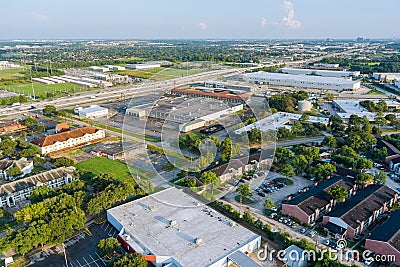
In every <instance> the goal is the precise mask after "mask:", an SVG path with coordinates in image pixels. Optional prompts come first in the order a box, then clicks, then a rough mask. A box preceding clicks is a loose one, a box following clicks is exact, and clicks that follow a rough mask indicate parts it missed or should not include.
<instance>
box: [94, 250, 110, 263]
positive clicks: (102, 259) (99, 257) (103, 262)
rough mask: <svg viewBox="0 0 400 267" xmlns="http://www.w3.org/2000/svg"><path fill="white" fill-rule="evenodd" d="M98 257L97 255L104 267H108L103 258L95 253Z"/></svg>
mask: <svg viewBox="0 0 400 267" xmlns="http://www.w3.org/2000/svg"><path fill="white" fill-rule="evenodd" d="M94 253H95V254H96V255H97V257H98V258H99V259H100V260H101V262H102V263H103V264H104V266H106V265H107V264H106V263H105V262H104V260H103V258H102V257H100V255H99V254H97V252H96V251H95V252H94Z"/></svg>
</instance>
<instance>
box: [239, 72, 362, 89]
mask: <svg viewBox="0 0 400 267" xmlns="http://www.w3.org/2000/svg"><path fill="white" fill-rule="evenodd" d="M244 80H245V81H246V82H251V83H262V84H269V85H276V86H287V87H298V88H309V89H320V90H335V91H354V90H357V89H359V88H360V87H361V83H360V81H352V80H348V79H344V78H336V77H320V76H310V75H293V74H284V73H270V72H256V73H249V74H244Z"/></svg>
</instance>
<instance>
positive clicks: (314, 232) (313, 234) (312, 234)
mask: <svg viewBox="0 0 400 267" xmlns="http://www.w3.org/2000/svg"><path fill="white" fill-rule="evenodd" d="M316 234H317V232H316V231H314V230H313V231H311V232H309V233H308V235H309V236H310V237H314V236H315V235H316Z"/></svg>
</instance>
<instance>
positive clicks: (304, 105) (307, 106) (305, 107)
mask: <svg viewBox="0 0 400 267" xmlns="http://www.w3.org/2000/svg"><path fill="white" fill-rule="evenodd" d="M298 105H299V108H298V109H299V111H303V112H305V111H311V109H312V103H311V102H310V101H308V100H300V101H299V103H298Z"/></svg>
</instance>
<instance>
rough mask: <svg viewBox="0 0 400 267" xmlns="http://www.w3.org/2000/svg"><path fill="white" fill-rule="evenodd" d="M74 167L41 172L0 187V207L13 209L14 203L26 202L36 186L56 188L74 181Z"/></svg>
mask: <svg viewBox="0 0 400 267" xmlns="http://www.w3.org/2000/svg"><path fill="white" fill-rule="evenodd" d="M74 171H75V167H61V168H57V169H53V170H50V171H46V172H42V173H39V174H36V175H33V176H30V177H27V178H24V179H20V180H16V181H14V182H11V183H7V184H3V185H1V186H0V207H4V206H8V207H13V206H15V204H16V203H18V202H21V201H25V200H28V199H29V197H30V195H31V192H32V190H33V189H35V188H36V187H38V186H47V187H50V188H54V189H56V188H58V187H60V186H62V185H64V184H68V183H70V182H72V181H73V180H75V179H76V178H74V177H73V172H74Z"/></svg>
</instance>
